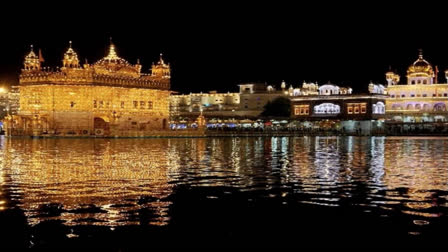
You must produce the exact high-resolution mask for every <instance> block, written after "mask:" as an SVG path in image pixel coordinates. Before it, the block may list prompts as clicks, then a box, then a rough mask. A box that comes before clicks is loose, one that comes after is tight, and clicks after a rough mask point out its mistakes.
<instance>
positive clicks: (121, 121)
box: [6, 42, 170, 136]
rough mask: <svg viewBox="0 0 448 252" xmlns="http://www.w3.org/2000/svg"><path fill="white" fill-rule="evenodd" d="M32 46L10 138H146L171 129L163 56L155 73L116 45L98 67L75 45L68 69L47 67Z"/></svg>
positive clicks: (67, 56)
mask: <svg viewBox="0 0 448 252" xmlns="http://www.w3.org/2000/svg"><path fill="white" fill-rule="evenodd" d="M42 61H43V60H42V58H41V56H40V53H39V56H38V55H36V53H35V52H34V51H33V48H32V47H31V51H30V53H29V54H28V55H27V56H26V57H25V62H24V67H23V69H22V73H21V74H20V78H19V89H20V111H19V113H18V114H17V115H13V116H9V117H8V118H7V120H6V123H7V134H8V135H29V136H45V135H49V136H51V135H56V136H70V135H74V136H145V135H151V134H152V132H154V131H160V130H164V129H166V128H167V124H168V118H169V96H170V66H169V64H166V63H165V62H164V60H163V59H162V55H160V60H159V61H158V63H157V64H153V65H152V69H151V70H152V71H151V74H144V73H142V72H141V69H142V65H140V63H139V61H137V63H136V64H135V65H134V64H131V63H129V62H128V61H126V60H125V59H123V58H121V57H119V56H118V54H117V52H116V48H115V45H114V44H113V43H111V44H110V46H109V53H108V54H107V55H106V56H105V57H104V58H102V59H101V60H99V61H97V62H96V63H94V64H88V63H87V62H86V63H85V64H83V65H81V64H80V62H79V58H78V55H77V53H76V52H75V50H74V49H73V48H72V44H71V42H70V46H69V48H68V49H67V51H66V52H65V54H64V56H63V60H62V67H60V68H59V67H58V68H57V69H56V70H49V68H47V67H42V66H41V62H42Z"/></svg>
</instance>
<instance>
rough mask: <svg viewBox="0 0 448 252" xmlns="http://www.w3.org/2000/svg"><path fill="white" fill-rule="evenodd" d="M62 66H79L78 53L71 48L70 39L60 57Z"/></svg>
mask: <svg viewBox="0 0 448 252" xmlns="http://www.w3.org/2000/svg"><path fill="white" fill-rule="evenodd" d="M62 66H63V67H64V68H79V59H78V54H77V53H76V52H75V51H74V50H73V48H72V41H70V42H69V48H68V50H67V52H65V54H64V58H63V59H62Z"/></svg>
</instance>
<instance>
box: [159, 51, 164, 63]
mask: <svg viewBox="0 0 448 252" xmlns="http://www.w3.org/2000/svg"><path fill="white" fill-rule="evenodd" d="M159 64H160V65H163V64H165V62H164V61H163V54H162V53H160V60H159Z"/></svg>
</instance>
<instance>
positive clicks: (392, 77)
mask: <svg viewBox="0 0 448 252" xmlns="http://www.w3.org/2000/svg"><path fill="white" fill-rule="evenodd" d="M386 81H387V85H388V86H393V85H397V84H398V82H400V75H398V74H396V73H394V72H393V71H391V70H390V69H389V71H388V72H387V73H386Z"/></svg>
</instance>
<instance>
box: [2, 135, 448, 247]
mask: <svg viewBox="0 0 448 252" xmlns="http://www.w3.org/2000/svg"><path fill="white" fill-rule="evenodd" d="M447 140H448V138H424V137H415V138H412V137H411V138H409V137H272V138H178V139H28V138H13V139H8V138H1V139H0V217H1V219H0V220H1V221H2V222H3V224H2V226H3V230H6V231H8V230H13V231H14V232H15V233H14V232H13V234H11V235H10V236H7V237H8V239H9V241H10V243H11V244H9V245H11V246H15V245H17V246H25V247H39V246H41V247H46V246H50V247H51V246H60V245H62V246H64V245H73V244H75V245H79V246H93V245H94V246H111V245H114V246H122V247H128V246H133V245H136V246H155V245H157V246H200V245H204V244H206V245H211V246H225V245H228V246H232V245H233V246H236V245H238V244H241V243H242V244H244V245H246V246H263V245H271V246H281V245H285V246H302V245H315V246H332V245H336V246H337V245H340V246H341V245H344V244H345V245H347V244H354V242H355V241H354V239H356V241H361V240H362V242H365V243H363V244H364V245H366V244H370V245H369V246H371V245H372V244H376V245H379V244H381V241H382V240H384V239H389V240H392V241H396V242H397V244H396V245H403V244H411V243H412V244H413V243H415V244H420V245H421V244H428V243H429V242H430V244H432V245H444V243H443V237H445V236H446V235H448V225H447V223H448V222H447V219H446V214H448V203H447V202H448V141H447ZM17 237H20V238H17ZM5 239H6V238H5ZM151 239H153V240H151ZM344 240H345V241H344ZM173 241H177V243H176V242H173ZM319 241H322V242H321V243H320V242H319ZM330 241H331V242H335V243H327V242H330ZM342 241H344V243H340V242H342ZM418 242H420V243H418Z"/></svg>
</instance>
